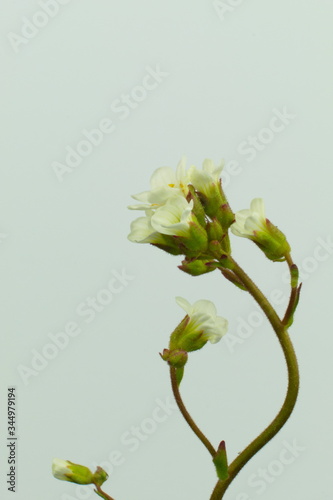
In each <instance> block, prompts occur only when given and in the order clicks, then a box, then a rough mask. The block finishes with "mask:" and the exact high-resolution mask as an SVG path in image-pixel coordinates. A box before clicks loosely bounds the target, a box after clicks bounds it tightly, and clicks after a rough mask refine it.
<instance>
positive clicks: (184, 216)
mask: <svg viewBox="0 0 333 500" xmlns="http://www.w3.org/2000/svg"><path fill="white" fill-rule="evenodd" d="M192 209H193V200H191V201H190V203H187V201H186V199H185V198H183V197H182V196H173V197H172V198H170V199H169V200H168V201H167V202H166V204H165V205H163V206H162V207H159V208H158V209H157V210H156V212H155V213H154V214H153V215H152V218H151V225H152V227H153V228H154V229H155V231H157V232H158V233H162V234H169V235H173V236H183V237H185V238H186V237H188V236H189V233H190V223H191V222H193V221H195V218H194V215H193V214H192Z"/></svg>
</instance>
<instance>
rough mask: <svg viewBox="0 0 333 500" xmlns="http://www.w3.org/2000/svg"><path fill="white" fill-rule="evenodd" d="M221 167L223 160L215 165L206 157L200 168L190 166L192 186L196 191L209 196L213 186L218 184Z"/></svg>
mask: <svg viewBox="0 0 333 500" xmlns="http://www.w3.org/2000/svg"><path fill="white" fill-rule="evenodd" d="M223 167H224V162H223V161H222V162H221V163H220V165H215V164H214V162H213V161H212V160H209V159H206V160H204V162H203V165H202V170H199V169H197V167H195V166H192V167H190V169H189V177H190V183H191V184H192V185H193V186H194V188H195V190H196V191H199V192H200V193H203V194H204V195H205V196H207V197H209V196H211V193H212V189H214V186H216V185H219V182H220V177H221V172H222V170H223Z"/></svg>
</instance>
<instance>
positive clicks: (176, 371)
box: [52, 159, 301, 500]
mask: <svg viewBox="0 0 333 500" xmlns="http://www.w3.org/2000/svg"><path fill="white" fill-rule="evenodd" d="M222 169H223V162H222V163H221V164H220V165H217V166H216V165H215V164H214V163H213V161H212V160H209V159H206V160H205V161H204V162H203V166H202V169H198V168H197V167H195V166H191V167H189V168H188V169H187V168H186V164H185V159H182V160H181V161H180V162H179V164H178V166H177V168H176V170H173V169H172V168H170V167H161V168H158V169H157V170H156V171H155V172H154V173H153V175H152V177H151V181H150V183H151V189H150V190H149V191H145V192H142V193H139V194H137V195H134V196H133V198H134V199H135V200H136V201H137V202H139V203H138V204H136V205H131V206H129V208H130V209H131V210H137V211H141V212H142V213H143V215H142V216H141V217H138V218H136V219H135V220H134V221H133V222H132V224H131V232H130V234H129V236H128V238H129V240H130V241H132V242H136V243H149V244H150V245H153V246H155V247H157V248H159V249H161V250H163V251H165V252H167V253H169V254H172V255H176V256H178V255H179V256H180V255H182V256H183V260H182V262H181V264H180V265H179V266H178V267H179V269H180V270H182V271H183V272H185V273H187V274H190V275H192V276H195V277H196V276H200V275H202V274H207V273H211V272H214V271H215V272H219V273H221V275H222V276H223V277H224V278H226V279H227V280H228V281H229V282H231V283H232V284H233V285H235V286H237V287H238V288H240V289H241V290H244V291H245V292H248V293H249V294H250V295H252V297H253V299H254V300H255V301H256V302H257V303H258V305H259V306H260V307H261V309H262V311H263V312H264V314H265V315H266V317H267V319H268V321H269V323H270V324H271V326H272V328H273V330H274V332H275V334H276V336H277V339H278V341H279V343H280V346H281V348H282V351H283V354H284V356H285V360H286V365H287V370H288V387H287V393H286V396H285V400H284V402H283V405H282V407H281V409H280V411H279V412H278V414H277V415H276V417H275V418H274V420H273V421H272V422H271V423H270V424H269V425H268V426H267V427H266V429H264V430H263V431H262V432H261V434H260V435H259V436H258V437H256V438H255V439H254V440H253V441H252V442H251V443H250V444H249V445H248V446H247V447H246V448H245V449H244V450H243V451H242V452H241V453H240V454H239V455H238V456H237V457H236V458H235V459H234V460H233V461H232V462H231V463H229V462H228V459H227V452H226V444H225V442H224V441H221V442H220V443H219V444H218V446H216V447H215V446H214V445H213V444H212V443H211V442H210V441H209V439H208V438H207V437H206V435H205V434H204V433H203V432H202V431H201V429H199V427H198V426H197V424H196V423H195V421H194V420H193V418H192V416H191V415H190V414H189V412H188V410H187V408H186V406H185V404H184V402H183V399H182V397H181V394H180V384H181V380H182V378H183V376H184V371H185V366H186V364H187V362H188V357H189V356H188V355H189V353H191V352H193V351H197V350H199V349H202V348H203V347H204V345H205V344H206V343H207V342H208V341H209V342H211V343H213V344H214V343H216V342H218V341H219V340H220V339H221V338H222V336H223V335H225V334H226V332H227V328H228V321H227V320H226V319H225V318H223V317H221V316H218V315H217V311H216V307H215V305H214V304H213V303H212V302H211V301H209V300H202V299H201V300H198V301H196V302H195V303H194V304H190V303H189V302H188V301H187V300H186V299H184V298H182V297H177V298H176V301H177V303H178V305H179V306H180V307H181V308H182V309H183V310H184V311H185V313H186V315H185V317H184V318H183V319H182V320H181V322H180V323H179V324H178V325H177V326H176V328H175V329H174V331H173V332H172V333H171V335H170V340H169V345H168V347H167V348H165V349H164V350H163V351H162V353H160V356H161V358H162V359H163V360H164V361H165V362H166V363H167V364H168V366H169V371H170V380H171V386H172V390H173V394H174V397H175V400H176V402H177V405H178V408H179V410H180V412H181V414H182V416H183V417H184V419H185V420H186V422H187V423H188V425H189V426H190V427H191V429H192V431H193V432H194V433H195V435H196V436H197V437H198V439H200V441H201V442H202V444H203V445H204V446H205V447H206V448H207V450H208V452H209V454H210V455H211V460H212V463H213V466H214V467H215V470H216V475H217V482H216V484H215V487H214V489H213V491H212V493H211V494H210V497H209V498H210V500H221V499H222V498H223V497H224V494H225V492H226V490H227V489H228V487H229V485H230V484H231V482H232V481H233V480H234V479H235V477H236V476H237V474H238V473H239V472H240V471H241V469H242V468H243V467H244V465H245V464H246V463H247V462H248V461H249V460H250V459H251V458H252V457H253V456H254V455H255V454H256V453H258V451H259V450H260V449H261V448H262V447H263V446H265V444H267V443H268V442H269V441H270V440H271V439H272V438H273V437H274V436H275V435H276V434H277V433H278V432H279V430H280V429H281V428H282V427H283V425H284V424H285V423H286V421H287V420H288V418H289V417H290V415H291V413H292V411H293V409H294V406H295V403H296V399H297V394H298V389H299V372H298V365H297V359H296V356H295V352H294V349H293V346H292V343H291V340H290V337H289V334H288V328H289V327H290V326H291V324H292V323H293V318H294V313H295V310H296V307H297V304H298V301H299V296H300V290H301V285H299V284H298V269H297V266H296V265H295V264H294V263H293V260H292V257H291V253H290V252H291V249H290V245H289V243H288V241H287V239H286V237H285V235H284V234H283V233H282V232H281V231H280V230H279V229H278V228H277V227H276V226H275V225H274V224H273V223H272V222H271V221H270V220H269V219H267V218H266V214H265V207H264V202H263V200H262V199H261V198H255V199H253V200H252V202H251V205H250V208H249V209H245V210H241V211H239V212H237V213H234V212H233V211H232V209H231V208H230V205H229V203H228V200H227V198H226V195H225V193H224V191H223V187H222V182H221V172H222ZM229 230H230V231H231V232H232V233H233V234H234V235H236V236H240V237H242V238H247V239H249V240H252V241H253V243H255V244H256V245H257V247H258V248H259V249H260V250H261V251H262V252H263V254H264V255H265V256H266V257H267V258H268V259H269V260H271V261H273V262H286V263H287V265H288V268H289V272H290V298H289V303H288V306H287V308H286V311H285V314H284V315H283V317H279V315H278V314H277V312H276V311H275V309H274V308H273V306H272V305H271V304H270V302H269V301H268V300H267V298H266V297H265V295H264V294H263V293H262V292H261V290H260V289H259V288H258V287H257V285H256V284H255V283H254V282H253V281H252V279H251V278H250V277H249V276H248V274H247V273H246V272H245V271H244V270H243V269H242V268H241V267H240V266H239V264H238V263H237V262H236V261H235V259H234V258H233V256H232V248H231V243H230V237H229ZM52 470H53V475H54V476H55V477H56V478H57V479H61V480H65V481H71V482H73V483H77V484H93V485H94V486H95V490H94V491H95V492H96V493H97V494H98V495H99V496H100V497H102V498H104V499H106V500H114V499H113V498H112V497H111V496H110V495H108V494H107V493H105V492H104V491H103V490H102V488H101V487H102V484H103V483H104V482H105V481H106V479H107V477H108V476H107V473H106V472H105V471H104V470H103V469H101V468H100V467H98V468H97V470H96V471H95V472H94V473H92V472H91V471H90V470H89V469H88V468H87V467H84V466H82V465H78V464H73V463H72V462H70V461H66V460H60V459H54V461H53V466H52ZM143 494H144V492H143Z"/></svg>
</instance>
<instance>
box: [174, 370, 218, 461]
mask: <svg viewBox="0 0 333 500" xmlns="http://www.w3.org/2000/svg"><path fill="white" fill-rule="evenodd" d="M170 378H171V386H172V392H173V395H174V397H175V400H176V403H177V406H178V408H179V410H180V412H181V414H182V415H183V417H184V419H185V420H186V422H187V423H188V425H189V426H190V427H191V429H192V431H193V432H194V434H195V435H196V436H197V437H198V438H199V439H200V441H201V442H202V444H203V445H204V446H205V447H206V448H207V450H208V451H209V453H210V454H211V456H212V457H213V458H214V457H215V455H216V450H215V448H214V446H213V445H212V443H211V442H210V441H209V440H208V439H207V437H206V436H205V435H204V433H203V432H202V431H201V430H200V429H199V427H198V426H197V424H196V423H195V422H194V420H193V418H192V417H191V415H190V414H189V412H188V411H187V409H186V406H185V405H184V402H183V400H182V397H181V395H180V392H179V386H178V383H177V374H176V368H174V367H173V366H170Z"/></svg>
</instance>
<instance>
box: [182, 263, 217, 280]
mask: <svg viewBox="0 0 333 500" xmlns="http://www.w3.org/2000/svg"><path fill="white" fill-rule="evenodd" d="M217 265H218V263H217V262H214V261H209V260H200V259H195V260H189V261H188V260H186V259H185V260H183V262H182V265H181V266H178V268H179V269H180V270H181V271H184V273H187V274H190V275H191V276H200V275H201V274H206V273H210V272H211V271H214V270H215V269H216V267H217Z"/></svg>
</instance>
